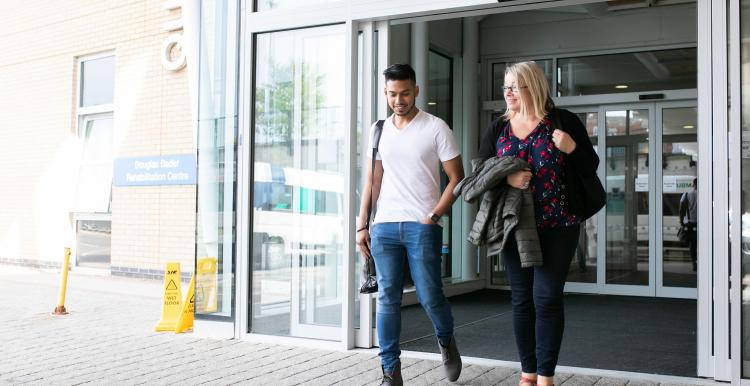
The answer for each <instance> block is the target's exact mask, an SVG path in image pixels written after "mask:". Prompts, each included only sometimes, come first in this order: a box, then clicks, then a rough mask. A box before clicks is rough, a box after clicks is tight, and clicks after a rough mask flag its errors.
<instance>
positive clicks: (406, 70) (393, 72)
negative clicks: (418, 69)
mask: <svg viewBox="0 0 750 386" xmlns="http://www.w3.org/2000/svg"><path fill="white" fill-rule="evenodd" d="M383 75H384V76H385V81H386V82H387V81H389V80H411V81H412V82H414V83H415V84H416V83H417V74H416V73H415V72H414V69H413V68H412V67H411V66H410V65H408V64H392V65H390V66H389V67H388V68H386V69H385V71H383Z"/></svg>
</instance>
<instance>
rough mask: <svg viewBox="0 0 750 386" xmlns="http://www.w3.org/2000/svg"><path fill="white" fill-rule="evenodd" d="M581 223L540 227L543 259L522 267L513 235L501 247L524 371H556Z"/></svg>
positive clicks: (514, 328)
mask: <svg viewBox="0 0 750 386" xmlns="http://www.w3.org/2000/svg"><path fill="white" fill-rule="evenodd" d="M579 229H580V226H579V225H573V226H569V227H560V228H552V229H545V230H539V242H540V244H541V247H542V259H543V261H544V264H543V265H542V266H540V267H528V268H521V261H520V258H519V255H518V247H517V245H516V242H515V237H513V235H511V236H510V237H509V238H508V241H507V242H506V246H505V248H504V249H503V252H502V259H503V263H504V264H505V269H506V272H507V273H508V281H509V282H510V287H511V291H512V292H511V299H512V303H513V331H514V332H515V335H516V345H517V346H518V354H519V356H520V359H521V370H522V371H523V372H525V373H537V374H538V375H541V376H545V377H551V376H553V375H555V367H556V366H557V357H558V354H559V353H560V344H561V342H562V336H563V330H564V328H565V315H564V309H563V288H564V287H565V279H566V277H567V276H568V268H569V266H570V262H571V260H572V259H573V255H574V254H575V250H576V245H577V244H578V232H579Z"/></svg>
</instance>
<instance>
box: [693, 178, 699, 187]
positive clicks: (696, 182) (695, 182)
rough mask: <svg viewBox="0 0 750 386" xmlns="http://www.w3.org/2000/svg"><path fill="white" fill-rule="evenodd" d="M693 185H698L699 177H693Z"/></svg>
mask: <svg viewBox="0 0 750 386" xmlns="http://www.w3.org/2000/svg"><path fill="white" fill-rule="evenodd" d="M693 185H695V186H698V179H697V178H693Z"/></svg>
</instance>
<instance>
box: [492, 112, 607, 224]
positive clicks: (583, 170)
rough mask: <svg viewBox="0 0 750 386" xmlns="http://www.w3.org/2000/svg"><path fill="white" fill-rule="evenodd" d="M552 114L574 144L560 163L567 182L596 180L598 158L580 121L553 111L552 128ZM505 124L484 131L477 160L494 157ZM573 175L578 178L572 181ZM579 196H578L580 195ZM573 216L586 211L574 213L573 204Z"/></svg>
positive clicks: (499, 122) (496, 123) (574, 188)
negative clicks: (574, 146) (562, 163)
mask: <svg viewBox="0 0 750 386" xmlns="http://www.w3.org/2000/svg"><path fill="white" fill-rule="evenodd" d="M555 115H557V117H558V118H559V122H560V125H561V126H562V127H556V128H558V129H560V130H562V131H564V132H566V133H568V135H570V137H571V138H572V139H573V141H575V143H576V148H575V150H573V152H572V153H570V154H563V161H564V162H565V172H566V180H567V181H568V184H569V185H580V184H581V182H580V181H581V180H583V181H590V180H591V179H593V178H596V168H597V167H598V166H599V156H598V155H597V154H596V151H594V146H593V145H592V144H591V140H590V139H589V135H588V133H587V132H586V127H585V126H583V123H582V122H581V120H580V119H579V118H578V117H577V116H576V115H575V114H573V113H571V112H570V111H568V110H565V109H558V108H553V109H552V111H550V113H549V118H550V120H551V121H552V124H553V125H556V123H555V122H557V121H556V120H555ZM504 125H505V119H504V118H503V117H500V118H498V119H496V120H495V121H493V122H492V123H491V124H490V125H489V127H487V129H485V132H484V134H483V135H482V142H481V143H480V144H479V158H481V159H483V160H484V159H487V158H492V157H496V156H497V150H496V146H497V141H498V139H499V138H500V132H501V130H502V128H503V126H504ZM575 174H577V175H578V176H580V177H581V178H580V179H579V178H572V177H573V176H574V175H575ZM566 188H567V190H568V191H576V192H580V190H579V189H586V188H587V187H585V186H568V187H566ZM579 195H580V194H579ZM571 196H573V197H571V198H572V199H574V200H575V197H574V196H575V195H573V194H571ZM572 204H573V209H574V213H576V214H579V212H586V211H587V209H584V208H580V211H579V210H576V209H578V208H576V207H578V206H579V205H576V204H577V203H575V202H573V203H572ZM589 216H590V214H588V213H586V214H584V215H583V216H582V217H584V218H588V217H589Z"/></svg>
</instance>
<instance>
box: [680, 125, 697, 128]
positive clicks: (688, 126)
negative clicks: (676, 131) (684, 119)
mask: <svg viewBox="0 0 750 386" xmlns="http://www.w3.org/2000/svg"><path fill="white" fill-rule="evenodd" d="M682 128H683V129H695V126H693V125H685V126H682Z"/></svg>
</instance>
